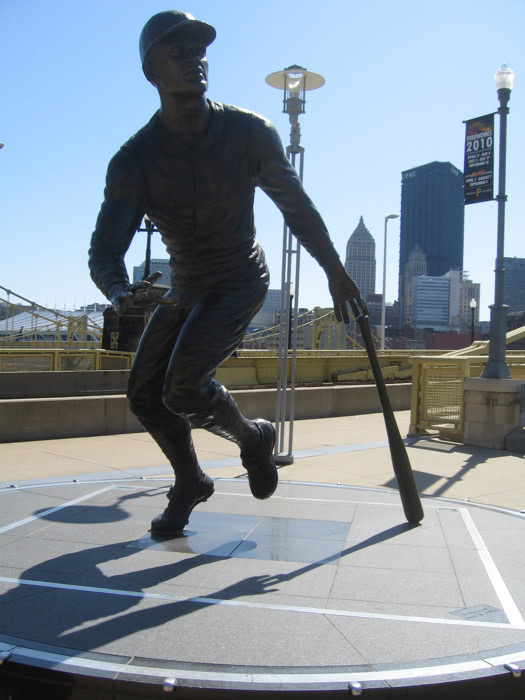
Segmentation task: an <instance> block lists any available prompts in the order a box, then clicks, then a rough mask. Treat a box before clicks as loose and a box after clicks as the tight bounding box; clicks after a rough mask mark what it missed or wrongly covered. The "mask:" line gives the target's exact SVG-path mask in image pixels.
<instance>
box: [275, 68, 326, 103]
mask: <svg viewBox="0 0 525 700" xmlns="http://www.w3.org/2000/svg"><path fill="white" fill-rule="evenodd" d="M266 82H267V83H268V85H271V86H272V87H274V88H278V89H279V90H283V89H284V90H286V91H288V92H289V94H290V96H291V97H292V96H294V97H295V96H298V95H299V93H301V92H302V91H303V90H316V89H317V88H320V87H322V86H323V85H324V83H325V80H324V78H323V76H322V75H319V73H312V72H311V71H309V70H306V68H302V67H301V66H295V65H294V66H289V67H288V68H285V69H284V70H280V71H277V72H276V73H270V75H268V76H267V77H266Z"/></svg>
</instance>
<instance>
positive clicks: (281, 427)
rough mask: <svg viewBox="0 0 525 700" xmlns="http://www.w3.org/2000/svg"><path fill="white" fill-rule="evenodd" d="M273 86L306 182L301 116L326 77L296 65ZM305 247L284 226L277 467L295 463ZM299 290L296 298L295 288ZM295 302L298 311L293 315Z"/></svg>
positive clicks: (273, 78) (271, 78) (291, 153)
mask: <svg viewBox="0 0 525 700" xmlns="http://www.w3.org/2000/svg"><path fill="white" fill-rule="evenodd" d="M266 82H267V83H268V85H271V87H274V88H277V89H278V90H283V112H284V113H285V114H288V117H289V119H290V124H291V126H292V128H291V131H290V145H289V146H287V147H286V155H287V156H288V159H289V160H290V162H291V164H292V166H293V167H294V168H295V167H296V157H297V156H299V169H298V173H299V178H300V180H301V182H302V180H303V168H304V148H303V147H302V146H301V145H300V141H301V129H300V126H299V115H300V114H304V112H305V104H306V99H305V96H306V92H307V91H308V90H315V89H317V88H320V87H322V86H323V85H324V83H325V80H324V78H323V76H322V75H319V74H318V73H312V72H311V71H308V70H306V68H302V67H301V66H297V65H293V66H289V67H288V68H285V69H284V70H282V71H277V72H276V73H270V75H268V76H266ZM300 253H301V246H300V244H299V242H298V241H296V240H295V239H294V238H293V236H292V232H291V231H290V229H289V228H288V226H287V225H286V221H285V222H284V226H283V257H282V274H281V314H280V323H279V347H278V363H277V391H276V405H275V461H276V463H277V464H291V463H292V462H293V452H292V447H293V423H294V415H295V370H296V364H297V317H298V311H299V269H300ZM294 258H295V276H294V283H292V262H293V259H294ZM293 288H295V296H294V295H293V291H292V289H293ZM292 300H293V301H294V302H295V303H294V312H293V313H292ZM289 338H291V353H292V358H291V365H290V405H289V408H288V451H287V452H285V447H284V442H285V421H286V391H287V385H288V349H289Z"/></svg>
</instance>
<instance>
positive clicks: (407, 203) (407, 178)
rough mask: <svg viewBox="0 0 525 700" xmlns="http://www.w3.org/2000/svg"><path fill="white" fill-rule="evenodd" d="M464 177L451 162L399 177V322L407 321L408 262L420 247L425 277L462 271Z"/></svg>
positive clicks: (414, 169) (428, 166) (406, 172)
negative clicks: (424, 262)
mask: <svg viewBox="0 0 525 700" xmlns="http://www.w3.org/2000/svg"><path fill="white" fill-rule="evenodd" d="M463 201H464V196H463V174H462V173H461V171H459V170H458V169H457V168H455V167H454V166H453V165H452V164H451V163H448V162H447V163H440V162H437V161H434V162H433V163H427V164H426V165H421V166H419V167H417V168H412V169H411V170H405V171H404V172H403V173H402V177H401V233H400V244H399V306H400V322H401V323H402V322H403V320H405V319H406V317H407V313H406V310H405V307H406V306H407V304H408V303H409V302H408V296H409V294H410V289H409V284H408V281H407V279H406V270H407V267H406V265H407V263H408V261H409V257H410V255H411V253H412V252H413V251H414V250H416V246H419V248H420V249H421V251H423V253H424V256H425V261H426V266H427V272H426V274H427V275H429V276H431V277H439V276H441V275H444V274H445V273H446V272H448V271H449V270H462V269H463V231H464V203H463Z"/></svg>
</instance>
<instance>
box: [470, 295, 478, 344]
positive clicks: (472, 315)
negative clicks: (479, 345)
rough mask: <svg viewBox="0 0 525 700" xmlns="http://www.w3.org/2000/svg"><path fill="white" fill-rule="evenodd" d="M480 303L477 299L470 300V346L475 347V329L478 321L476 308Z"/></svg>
mask: <svg viewBox="0 0 525 700" xmlns="http://www.w3.org/2000/svg"><path fill="white" fill-rule="evenodd" d="M477 305H478V302H477V301H476V300H475V299H471V300H470V304H469V306H470V344H471V345H474V327H475V321H476V307H477Z"/></svg>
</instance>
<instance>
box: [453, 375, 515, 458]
mask: <svg viewBox="0 0 525 700" xmlns="http://www.w3.org/2000/svg"><path fill="white" fill-rule="evenodd" d="M522 384H525V382H524V381H523V380H520V379H482V378H469V379H465V395H464V403H465V425H464V444H465V445H476V446H478V447H490V448H493V449H496V450H503V449H505V436H506V435H507V434H508V433H510V432H511V431H512V430H514V429H515V428H517V427H519V425H520V388H521V385H522Z"/></svg>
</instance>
